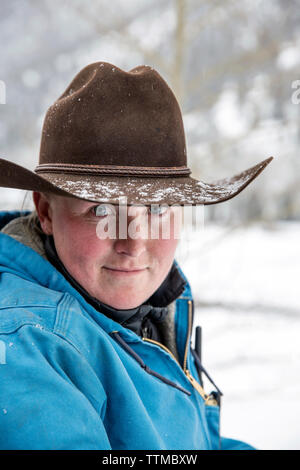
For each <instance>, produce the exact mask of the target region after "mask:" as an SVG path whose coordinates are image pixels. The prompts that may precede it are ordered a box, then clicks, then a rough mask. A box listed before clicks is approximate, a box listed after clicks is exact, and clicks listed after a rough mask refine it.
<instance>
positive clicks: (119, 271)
mask: <svg viewBox="0 0 300 470" xmlns="http://www.w3.org/2000/svg"><path fill="white" fill-rule="evenodd" d="M103 269H105V270H107V271H108V272H109V273H110V274H112V275H114V276H133V275H137V274H141V273H143V272H144V271H146V269H147V268H131V269H129V268H115V267H113V268H112V267H109V266H103Z"/></svg>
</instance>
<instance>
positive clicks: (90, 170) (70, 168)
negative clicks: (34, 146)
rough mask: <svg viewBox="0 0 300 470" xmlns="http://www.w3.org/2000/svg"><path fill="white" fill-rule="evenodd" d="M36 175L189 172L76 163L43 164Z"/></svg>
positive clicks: (161, 168)
mask: <svg viewBox="0 0 300 470" xmlns="http://www.w3.org/2000/svg"><path fill="white" fill-rule="evenodd" d="M35 172H36V173H71V174H77V175H78V174H79V175H97V176H98V175H119V176H157V177H159V176H187V175H189V174H190V173H191V170H190V169H189V168H187V167H185V166H177V167H150V166H148V167H147V166H117V165H80V164H76V163H43V164H42V165H38V166H37V167H36V168H35Z"/></svg>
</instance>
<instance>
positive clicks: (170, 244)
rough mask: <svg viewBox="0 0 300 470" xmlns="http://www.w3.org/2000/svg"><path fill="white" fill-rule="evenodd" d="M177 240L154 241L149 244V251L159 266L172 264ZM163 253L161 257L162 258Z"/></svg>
mask: <svg viewBox="0 0 300 470" xmlns="http://www.w3.org/2000/svg"><path fill="white" fill-rule="evenodd" d="M178 242H179V240H177V239H169V240H167V239H166V240H163V239H162V240H156V241H154V242H153V243H152V244H151V247H150V251H151V254H152V256H153V257H155V258H156V259H157V261H158V263H159V265H169V264H170V263H172V261H173V259H174V255H175V251H176V248H177V245H178ZM162 253H163V256H162Z"/></svg>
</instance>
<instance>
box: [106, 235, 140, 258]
mask: <svg viewBox="0 0 300 470" xmlns="http://www.w3.org/2000/svg"><path fill="white" fill-rule="evenodd" d="M114 248H115V251H116V252H117V253H118V254H119V255H127V256H131V257H135V258H138V257H139V256H140V255H142V253H143V252H144V251H146V245H145V240H143V239H141V238H137V239H133V238H130V237H128V238H125V239H117V240H116V241H115V244H114Z"/></svg>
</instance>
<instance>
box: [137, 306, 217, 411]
mask: <svg viewBox="0 0 300 470" xmlns="http://www.w3.org/2000/svg"><path fill="white" fill-rule="evenodd" d="M192 307H193V304H192V301H191V300H188V333H187V339H186V343H185V350H184V358H183V367H181V365H180V363H179V362H178V360H177V359H176V357H175V356H174V354H173V353H172V351H170V349H168V348H167V347H166V346H165V345H164V344H162V343H159V342H158V341H155V340H153V339H149V338H142V339H143V341H147V342H149V343H153V344H156V345H157V346H159V347H161V348H162V349H164V350H165V351H166V352H167V353H169V354H170V356H171V357H172V358H173V359H174V360H175V361H176V362H177V364H178V365H179V367H180V368H182V369H183V372H184V373H185V375H186V377H187V379H188V380H189V382H190V383H191V384H192V386H193V387H194V388H195V389H196V390H197V392H198V393H199V394H200V395H201V397H202V398H203V400H204V401H205V404H206V405H215V404H216V402H215V400H212V398H211V396H210V395H207V394H206V393H205V391H204V389H203V388H202V387H201V385H200V384H199V382H197V380H196V379H194V377H193V376H192V374H191V373H190V371H189V370H188V368H187V356H188V348H189V340H190V336H191V329H192Z"/></svg>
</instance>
